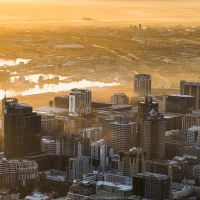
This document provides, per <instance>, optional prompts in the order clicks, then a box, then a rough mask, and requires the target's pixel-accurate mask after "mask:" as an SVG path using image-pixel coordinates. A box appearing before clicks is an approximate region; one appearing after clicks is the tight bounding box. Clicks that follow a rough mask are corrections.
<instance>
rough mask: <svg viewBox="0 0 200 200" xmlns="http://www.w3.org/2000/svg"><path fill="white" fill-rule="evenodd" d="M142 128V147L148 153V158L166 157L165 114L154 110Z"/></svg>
mask: <svg viewBox="0 0 200 200" xmlns="http://www.w3.org/2000/svg"><path fill="white" fill-rule="evenodd" d="M140 128H141V129H140V131H141V132H140V134H141V137H140V139H141V147H142V149H143V150H144V151H145V152H146V153H147V156H146V159H150V160H151V159H164V157H165V131H166V122H165V121H164V120H163V115H161V114H158V113H157V112H156V111H155V110H152V111H151V112H150V114H149V117H148V118H147V120H146V121H144V122H142V123H141V125H140Z"/></svg>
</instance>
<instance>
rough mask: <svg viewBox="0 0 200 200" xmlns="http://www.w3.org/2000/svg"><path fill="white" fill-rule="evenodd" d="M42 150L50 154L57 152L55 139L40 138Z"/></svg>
mask: <svg viewBox="0 0 200 200" xmlns="http://www.w3.org/2000/svg"><path fill="white" fill-rule="evenodd" d="M42 151H47V152H48V153H50V154H57V145H56V141H55V140H50V139H42Z"/></svg>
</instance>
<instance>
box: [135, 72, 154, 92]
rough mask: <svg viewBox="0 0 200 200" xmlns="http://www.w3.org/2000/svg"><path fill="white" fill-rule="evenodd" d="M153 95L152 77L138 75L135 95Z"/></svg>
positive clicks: (136, 76)
mask: <svg viewBox="0 0 200 200" xmlns="http://www.w3.org/2000/svg"><path fill="white" fill-rule="evenodd" d="M149 94H151V75H150V74H136V75H135V78H134V95H135V96H146V95H149Z"/></svg>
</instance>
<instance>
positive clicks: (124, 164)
mask: <svg viewBox="0 0 200 200" xmlns="http://www.w3.org/2000/svg"><path fill="white" fill-rule="evenodd" d="M145 155H146V153H145V152H144V151H143V150H142V148H141V147H133V148H132V149H130V150H129V151H127V152H120V153H119V157H120V171H121V172H122V173H123V175H125V176H132V175H134V174H137V173H142V172H144V171H145Z"/></svg>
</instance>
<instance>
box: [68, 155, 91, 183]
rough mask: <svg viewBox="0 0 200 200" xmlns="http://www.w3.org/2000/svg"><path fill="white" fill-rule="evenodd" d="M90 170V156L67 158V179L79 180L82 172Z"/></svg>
mask: <svg viewBox="0 0 200 200" xmlns="http://www.w3.org/2000/svg"><path fill="white" fill-rule="evenodd" d="M90 171H92V167H91V158H90V157H87V156H82V157H79V158H78V157H74V158H70V159H69V181H74V180H76V179H79V180H80V179H81V178H82V176H83V174H87V173H89V172H90Z"/></svg>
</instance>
